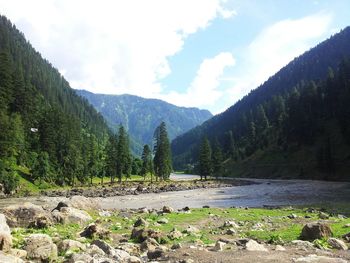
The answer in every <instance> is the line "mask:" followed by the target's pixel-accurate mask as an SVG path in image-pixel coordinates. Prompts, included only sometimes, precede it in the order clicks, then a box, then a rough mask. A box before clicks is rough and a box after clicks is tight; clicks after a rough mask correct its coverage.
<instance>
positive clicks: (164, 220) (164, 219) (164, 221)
mask: <svg viewBox="0 0 350 263" xmlns="http://www.w3.org/2000/svg"><path fill="white" fill-rule="evenodd" d="M157 223H158V224H168V223H169V220H168V219H166V218H160V219H159V220H158V221H157Z"/></svg>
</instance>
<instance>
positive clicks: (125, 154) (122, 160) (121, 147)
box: [117, 125, 132, 182]
mask: <svg viewBox="0 0 350 263" xmlns="http://www.w3.org/2000/svg"><path fill="white" fill-rule="evenodd" d="M131 161H132V159H131V154H130V150H129V138H128V134H127V133H126V131H125V129H124V127H123V126H122V125H121V126H120V127H119V132H118V146H117V177H118V180H119V182H121V181H122V177H123V175H125V176H126V177H129V176H130V174H131V164H132V163H131Z"/></svg>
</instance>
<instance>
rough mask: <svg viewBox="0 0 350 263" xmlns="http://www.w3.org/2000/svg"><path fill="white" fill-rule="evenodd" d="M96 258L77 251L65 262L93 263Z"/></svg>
mask: <svg viewBox="0 0 350 263" xmlns="http://www.w3.org/2000/svg"><path fill="white" fill-rule="evenodd" d="M93 260H94V259H93V258H92V257H91V256H90V255H89V254H85V253H75V254H72V255H71V257H70V258H69V259H68V260H67V261H65V263H85V262H87V263H91V262H94V261H93Z"/></svg>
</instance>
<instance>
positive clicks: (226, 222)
mask: <svg viewBox="0 0 350 263" xmlns="http://www.w3.org/2000/svg"><path fill="white" fill-rule="evenodd" d="M223 226H224V227H235V228H239V226H238V225H237V224H236V222H235V221H225V223H224V225H223Z"/></svg>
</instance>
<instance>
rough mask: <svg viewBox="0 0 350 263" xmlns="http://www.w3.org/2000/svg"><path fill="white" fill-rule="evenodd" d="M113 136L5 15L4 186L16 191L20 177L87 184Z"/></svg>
mask: <svg viewBox="0 0 350 263" xmlns="http://www.w3.org/2000/svg"><path fill="white" fill-rule="evenodd" d="M108 132H109V129H108V126H107V125H106V124H105V121H104V119H103V117H102V116H101V115H100V114H99V113H97V111H96V110H95V109H94V108H93V107H92V106H91V105H90V104H89V103H88V102H87V101H86V100H85V99H82V98H81V97H80V96H78V95H77V94H76V93H75V91H74V90H73V89H71V88H70V86H69V84H68V82H67V81H66V80H65V79H64V78H63V77H62V76H61V74H60V73H59V72H58V70H57V69H55V68H54V67H53V66H52V65H51V64H50V63H49V62H48V61H46V60H45V59H43V58H42V56H41V55H40V53H39V52H37V51H36V50H35V49H34V48H33V47H32V46H31V45H30V43H29V42H28V41H27V40H26V39H25V37H24V35H23V34H22V33H21V32H19V31H18V30H17V29H16V27H15V26H14V25H12V24H11V22H10V21H9V20H8V19H7V18H6V17H4V16H0V174H1V176H0V183H2V184H5V188H6V187H7V189H12V188H13V187H12V184H15V183H16V180H17V181H18V179H19V174H20V175H22V176H23V177H26V179H28V180H30V181H32V182H34V181H37V180H40V181H46V182H49V183H56V184H60V185H63V184H74V181H75V180H76V179H78V180H80V181H84V180H86V178H88V176H89V175H90V173H92V170H93V169H95V168H96V165H98V163H97V160H98V159H99V158H100V157H101V156H99V154H100V153H101V150H102V146H103V145H104V141H105V140H106V135H107V133H108ZM98 156H99V157H98ZM97 157H98V158H97ZM101 158H102V157H101Z"/></svg>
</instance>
